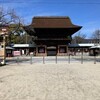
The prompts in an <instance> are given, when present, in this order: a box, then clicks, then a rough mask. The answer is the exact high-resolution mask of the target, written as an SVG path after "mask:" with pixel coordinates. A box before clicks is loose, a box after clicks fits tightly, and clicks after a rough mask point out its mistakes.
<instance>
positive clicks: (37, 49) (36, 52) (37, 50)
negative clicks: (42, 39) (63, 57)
mask: <svg viewBox="0 0 100 100" xmlns="http://www.w3.org/2000/svg"><path fill="white" fill-rule="evenodd" d="M36 56H38V47H36Z"/></svg>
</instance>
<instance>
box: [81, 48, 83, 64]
mask: <svg viewBox="0 0 100 100" xmlns="http://www.w3.org/2000/svg"><path fill="white" fill-rule="evenodd" d="M81 64H83V48H82V51H81Z"/></svg>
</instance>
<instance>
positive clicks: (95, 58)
mask: <svg viewBox="0 0 100 100" xmlns="http://www.w3.org/2000/svg"><path fill="white" fill-rule="evenodd" d="M94 64H96V55H94Z"/></svg>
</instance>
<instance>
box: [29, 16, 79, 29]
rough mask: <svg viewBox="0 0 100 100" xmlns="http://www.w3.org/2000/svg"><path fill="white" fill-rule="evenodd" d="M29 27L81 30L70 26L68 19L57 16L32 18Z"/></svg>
mask: <svg viewBox="0 0 100 100" xmlns="http://www.w3.org/2000/svg"><path fill="white" fill-rule="evenodd" d="M31 26H33V27H34V28H81V26H78V25H74V24H72V22H71V20H70V18H69V17H59V16H54V17H52V16H48V17H46V16H42V17H33V19H32V23H31Z"/></svg>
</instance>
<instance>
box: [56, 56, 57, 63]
mask: <svg viewBox="0 0 100 100" xmlns="http://www.w3.org/2000/svg"><path fill="white" fill-rule="evenodd" d="M56 64H57V55H56Z"/></svg>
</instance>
